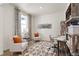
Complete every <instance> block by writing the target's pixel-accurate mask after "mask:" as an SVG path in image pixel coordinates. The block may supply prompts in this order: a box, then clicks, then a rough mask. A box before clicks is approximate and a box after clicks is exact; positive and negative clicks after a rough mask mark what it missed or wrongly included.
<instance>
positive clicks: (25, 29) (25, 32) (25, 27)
mask: <svg viewBox="0 0 79 59" xmlns="http://www.w3.org/2000/svg"><path fill="white" fill-rule="evenodd" d="M21 35H22V37H23V38H26V37H28V36H29V18H28V15H23V14H21Z"/></svg>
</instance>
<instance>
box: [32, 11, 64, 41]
mask: <svg viewBox="0 0 79 59" xmlns="http://www.w3.org/2000/svg"><path fill="white" fill-rule="evenodd" d="M64 14H65V13H64V12H57V13H54V14H47V15H40V16H33V17H32V37H33V35H34V32H39V33H40V36H41V39H42V40H50V39H49V35H52V36H53V37H56V36H58V35H60V22H61V21H63V20H65V15H64ZM39 24H52V28H51V29H39V28H38V26H39Z"/></svg>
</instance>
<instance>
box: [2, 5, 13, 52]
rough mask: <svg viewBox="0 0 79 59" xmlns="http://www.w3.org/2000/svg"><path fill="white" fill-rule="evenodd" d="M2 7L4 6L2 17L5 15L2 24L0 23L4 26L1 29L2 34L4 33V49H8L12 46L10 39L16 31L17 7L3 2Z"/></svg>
mask: <svg viewBox="0 0 79 59" xmlns="http://www.w3.org/2000/svg"><path fill="white" fill-rule="evenodd" d="M0 7H1V8H2V13H0V14H1V15H0V17H3V19H2V21H3V22H2V25H0V26H1V27H3V28H2V30H1V32H2V33H1V35H3V37H2V40H3V42H2V43H3V50H7V49H9V47H10V41H11V39H12V37H13V35H14V33H15V8H14V7H13V6H12V5H9V4H3V5H1V6H0ZM0 22H1V20H0ZM0 24H1V23H0ZM0 44H1V43H0Z"/></svg>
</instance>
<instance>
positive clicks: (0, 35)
mask: <svg viewBox="0 0 79 59" xmlns="http://www.w3.org/2000/svg"><path fill="white" fill-rule="evenodd" d="M2 12H3V10H2V7H1V6H0V55H2V54H3V16H2V15H3V13H2Z"/></svg>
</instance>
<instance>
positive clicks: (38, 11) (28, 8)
mask: <svg viewBox="0 0 79 59" xmlns="http://www.w3.org/2000/svg"><path fill="white" fill-rule="evenodd" d="M15 5H16V6H18V7H19V8H20V9H22V10H24V11H25V12H27V13H29V14H32V15H42V14H49V13H56V12H61V11H62V12H64V11H65V9H66V7H67V3H18V4H15ZM41 7H42V8H41Z"/></svg>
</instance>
